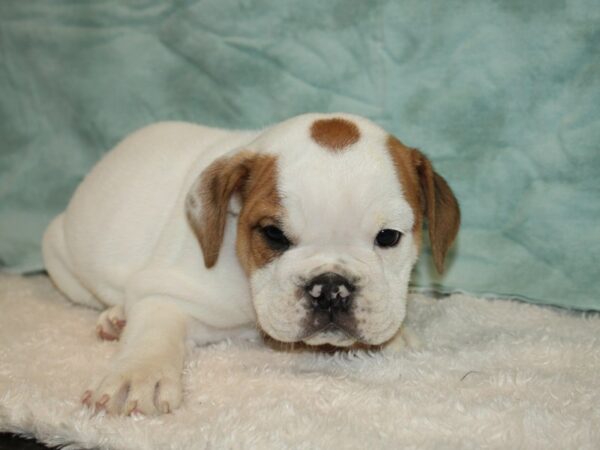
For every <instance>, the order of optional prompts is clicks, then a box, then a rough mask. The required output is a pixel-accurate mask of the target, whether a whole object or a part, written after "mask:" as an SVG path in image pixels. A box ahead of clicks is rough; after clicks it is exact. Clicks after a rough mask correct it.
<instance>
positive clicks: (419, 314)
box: [0, 275, 600, 450]
mask: <svg viewBox="0 0 600 450" xmlns="http://www.w3.org/2000/svg"><path fill="white" fill-rule="evenodd" d="M96 315H97V312H95V311H91V310H87V309H84V308H81V307H77V306H73V305H71V304H69V303H67V302H66V301H65V300H63V299H62V298H61V297H60V295H58V294H57V293H56V291H55V290H54V289H53V288H52V286H51V285H50V283H49V282H48V279H47V278H45V277H43V276H39V277H32V278H21V277H15V276H6V275H4V276H0V430H4V431H13V432H17V433H22V434H25V435H28V436H35V437H36V438H38V439H39V440H41V441H43V442H46V443H49V444H55V445H56V444H70V446H69V448H103V449H104V448H106V449H113V448H114V449H117V448H127V449H161V450H162V449H195V448H256V449H270V448H272V449H281V448H306V449H317V448H322V449H325V448H327V449H332V448H357V449H379V448H394V449H395V448H412V447H414V448H579V449H583V448H598V446H599V445H600V318H599V317H598V316H597V315H590V314H588V315H583V314H579V313H577V314H575V313H569V312H564V311H557V310H554V309H550V308H544V307H539V306H532V305H526V304H522V303H517V302H511V301H503V300H495V301H492V300H484V299H477V298H473V297H469V296H466V295H454V296H451V297H448V298H444V299H441V300H436V299H432V298H428V297H425V296H422V295H416V294H415V295H413V296H412V299H411V303H410V308H409V317H410V319H409V323H410V325H411V327H412V329H413V332H414V333H415V334H416V335H417V336H418V337H419V338H420V340H421V341H422V345H421V348H419V349H406V350H404V351H403V352H401V353H397V354H394V355H387V354H382V353H368V352H355V353H337V354H333V355H332V354H323V353H315V352H309V351H295V352H285V351H277V350H273V349H272V348H269V347H268V346H266V345H264V344H263V343H261V342H254V343H253V342H244V341H239V342H238V341H236V342H223V343H220V344H217V345H213V346H209V347H204V348H195V349H194V350H192V352H191V354H190V355H189V359H188V363H187V365H186V369H185V373H184V384H185V391H186V392H185V401H184V405H183V407H182V408H181V409H179V410H177V411H175V412H174V413H173V414H169V415H166V416H162V417H157V418H140V417H134V418H113V417H105V416H95V417H92V416H90V414H89V413H88V412H87V411H86V410H85V409H83V408H82V407H80V405H79V402H78V399H79V397H80V395H81V393H82V391H83V390H84V388H85V387H87V385H88V383H89V380H90V379H91V378H92V377H96V376H97V375H98V374H100V373H102V371H103V370H104V368H105V367H106V366H107V364H108V362H109V359H110V356H111V355H112V354H113V353H114V351H115V349H116V345H117V344H115V343H112V342H101V341H99V340H98V339H97V338H96V337H95V335H94V324H95V320H96Z"/></svg>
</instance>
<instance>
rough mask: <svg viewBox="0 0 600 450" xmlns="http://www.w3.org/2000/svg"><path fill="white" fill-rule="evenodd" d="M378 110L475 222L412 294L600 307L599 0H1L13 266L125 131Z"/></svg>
mask: <svg viewBox="0 0 600 450" xmlns="http://www.w3.org/2000/svg"><path fill="white" fill-rule="evenodd" d="M308 111H325V112H333V111H347V112H352V113H357V114H360V115H364V116H368V117H370V118H372V119H373V120H375V121H377V122H378V123H380V124H381V125H383V126H384V127H386V128H387V129H389V130H390V131H391V132H393V133H395V134H396V135H397V136H398V137H399V138H400V139H402V140H403V141H405V142H406V143H407V144H409V145H411V146H416V147H419V148H421V149H422V150H423V151H424V152H425V153H427V154H428V155H430V157H431V158H432V160H433V161H434V164H435V166H436V167H437V168H438V169H439V171H440V172H441V173H442V174H443V175H444V176H445V177H446V178H447V179H448V181H449V182H450V184H451V186H452V187H453V188H454V190H455V192H456V193H457V196H458V198H459V201H460V203H461V205H462V211H463V227H462V230H461V233H460V238H459V240H458V243H457V245H456V248H455V251H454V252H453V254H452V258H451V261H450V264H449V267H448V271H447V273H446V274H445V276H444V277H443V278H436V277H434V276H433V272H432V270H431V269H430V260H429V256H428V255H425V257H424V258H422V261H421V263H420V265H419V266H418V268H417V270H416V272H415V276H414V281H413V282H414V284H415V285H416V286H423V287H427V286H429V287H431V286H432V285H433V286H434V287H436V288H437V289H439V290H441V291H450V290H454V289H459V290H464V291H468V292H473V293H481V294H493V295H510V296H515V297H521V298H525V299H529V300H532V301H535V302H542V303H550V304H556V305H563V306H567V307H576V308H593V309H600V296H599V295H598V294H599V291H600V289H599V287H600V276H599V275H600V274H599V272H600V270H599V267H600V225H599V223H598V222H599V219H600V201H599V199H600V181H599V175H600V2H598V1H594V0H527V1H520V0H512V1H502V0H497V1H485V0H447V1H426V0H411V1H398V0H375V1H365V0H336V1H284V0H237V1H235V0H199V1H193V0H179V1H169V2H165V1H160V0H148V1H122V0H109V1H74V0H53V1H48V0H27V1H23V0H2V2H0V146H1V147H0V258H1V264H2V266H3V270H8V271H15V272H22V271H28V270H35V269H40V268H42V262H41V258H40V246H39V242H40V237H41V234H42V231H43V229H44V227H45V226H46V225H47V223H48V222H49V220H50V219H51V217H52V216H53V215H55V214H57V213H58V212H59V211H61V210H62V209H63V208H64V207H65V205H66V203H67V201H68V199H69V197H70V195H71V194H72V192H73V189H74V188H75V186H76V185H77V183H78V182H79V181H80V180H81V179H82V177H83V176H84V174H85V173H86V171H88V170H89V169H90V167H91V166H92V165H93V164H94V162H96V161H97V160H98V158H100V156H101V155H102V154H103V153H104V152H105V151H107V149H109V148H110V147H111V146H113V145H114V144H115V143H116V142H117V141H118V140H119V139H120V138H121V137H123V136H124V135H125V134H126V133H128V132H130V131H132V130H134V129H136V128H138V127H140V126H143V125H145V124H148V123H151V122H154V121H159V120H165V119H178V120H188V121H194V122H202V123H205V124H209V125H215V126H221V127H239V128H249V127H261V126H264V125H267V124H270V123H272V122H275V121H279V120H281V119H284V118H287V117H289V116H292V115H295V114H298V113H303V112H308Z"/></svg>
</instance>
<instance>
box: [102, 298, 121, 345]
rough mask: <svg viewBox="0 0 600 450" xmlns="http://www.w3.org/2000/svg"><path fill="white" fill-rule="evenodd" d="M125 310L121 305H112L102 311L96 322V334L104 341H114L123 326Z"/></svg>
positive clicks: (119, 334)
mask: <svg viewBox="0 0 600 450" xmlns="http://www.w3.org/2000/svg"><path fill="white" fill-rule="evenodd" d="M125 324H126V321H125V311H124V310H123V307H122V306H119V305H117V306H113V307H112V308H108V309H107V310H105V311H102V313H101V314H100V317H98V321H97V322H96V334H97V335H98V337H100V338H101V339H104V340H106V341H115V340H117V339H119V336H121V331H123V328H124V327H125Z"/></svg>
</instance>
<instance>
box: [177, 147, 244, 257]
mask: <svg viewBox="0 0 600 450" xmlns="http://www.w3.org/2000/svg"><path fill="white" fill-rule="evenodd" d="M253 156H254V155H253V153H250V152H247V151H242V152H240V153H237V154H236V155H234V156H231V157H223V158H219V159H217V160H216V161H214V162H213V163H212V164H211V165H210V166H208V167H207V168H206V169H205V170H204V171H203V172H202V173H201V174H200V175H199V176H198V178H197V179H196V181H195V182H194V184H193V185H192V188H191V189H190V191H189V192H188V194H187V197H186V201H185V210H186V215H187V218H188V222H189V223H190V226H191V227H192V230H193V231H194V233H195V234H196V237H197V238H198V242H199V243H200V247H201V248H202V254H203V256H204V265H205V266H206V267H207V268H208V269H210V268H211V267H213V266H214V265H215V264H216V263H217V260H218V258H219V251H220V250H221V245H222V244H223V235H224V233H225V222H226V221H227V208H228V206H229V201H230V199H231V196H232V195H233V193H234V192H236V191H237V190H239V189H241V187H242V186H243V184H244V182H245V180H246V179H247V178H248V175H249V173H250V170H251V166H252V162H253V160H254V157H253Z"/></svg>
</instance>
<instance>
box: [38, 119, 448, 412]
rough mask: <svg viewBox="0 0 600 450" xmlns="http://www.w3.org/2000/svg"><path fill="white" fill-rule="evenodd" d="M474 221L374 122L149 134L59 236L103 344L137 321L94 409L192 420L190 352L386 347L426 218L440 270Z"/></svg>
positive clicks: (61, 273)
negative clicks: (263, 343)
mask: <svg viewBox="0 0 600 450" xmlns="http://www.w3.org/2000/svg"><path fill="white" fill-rule="evenodd" d="M459 216H460V213H459V208H458V204H457V202H456V199H455V197H454V195H453V193H452V191H451V190H450V188H449V187H448V185H447V184H446V182H445V181H444V179H443V178H442V177H441V176H440V175H438V174H437V173H436V172H434V170H433V168H432V166H431V163H430V162H429V160H428V159H427V158H426V157H425V156H424V155H423V154H422V153H420V152H419V151H417V150H414V149H410V148H407V147H405V146H404V145H403V144H402V143H400V141H398V140H397V139H395V138H394V137H392V136H390V135H389V134H388V133H387V132H386V131H384V130H383V129H382V128H380V127H379V126H377V125H375V124H373V123H372V122H370V121H368V120H366V119H364V118H361V117H357V116H352V115H348V114H333V115H331V114H329V115H324V114H306V115H302V116H298V117H294V118H292V119H290V120H287V121H285V122H282V123H279V124H277V125H274V126H272V127H270V128H267V129H265V130H262V131H256V132H255V131H252V132H248V131H227V130H221V129H213V128H207V127H203V126H198V125H193V124H186V123H160V124H156V125H152V126H150V127H147V128H144V129H142V130H140V131H137V132H136V133H134V134H132V135H131V136H129V137H127V138H126V139H125V140H124V141H123V142H121V143H120V144H119V145H118V146H117V147H116V148H115V149H114V150H112V151H111V152H109V153H108V154H107V155H106V156H105V157H104V158H103V159H102V160H101V161H100V162H99V163H98V164H97V165H96V167H95V168H94V169H93V170H92V172H91V173H90V174H89V175H88V176H87V177H86V178H85V180H84V181H83V183H82V184H81V185H80V186H79V187H78V189H77V191H76V192H75V194H74V196H73V198H72V200H71V202H70V203H69V206H68V208H67V210H66V211H65V212H64V213H63V214H61V215H59V216H58V217H57V218H56V219H55V220H54V221H53V222H52V223H51V225H50V226H49V228H48V230H47V231H46V234H45V236H44V242H43V252H44V258H45V263H46V268H47V269H48V272H49V273H50V276H51V277H52V279H53V280H54V282H55V283H56V285H57V286H58V288H59V289H61V290H62V291H63V292H64V293H65V294H66V295H67V297H69V298H70V299H71V300H73V301H74V302H77V303H81V304H85V305H90V306H93V307H96V308H103V309H105V312H104V313H103V314H102V315H101V316H100V320H99V325H98V332H99V334H100V335H101V336H102V337H105V338H113V337H114V338H116V337H117V336H118V335H119V333H120V331H121V329H123V325H124V323H125V318H126V320H127V326H126V327H124V329H123V333H122V335H121V343H120V349H119V351H118V353H117V355H116V356H115V360H114V361H113V363H112V366H111V367H112V368H111V370H110V371H109V372H108V373H107V374H106V376H105V377H104V378H103V379H102V381H101V382H100V383H99V384H98V385H97V386H94V387H93V389H90V390H89V391H87V392H86V393H85V394H84V398H83V401H84V403H86V404H88V405H90V406H93V407H95V408H98V409H105V410H107V411H108V412H111V413H124V414H128V413H131V412H134V411H138V412H141V413H146V414H152V413H157V412H168V411H170V410H172V409H173V408H176V407H177V406H179V404H180V403H181V397H182V386H181V371H182V367H183V361H184V353H185V350H184V349H185V342H186V340H187V339H191V340H193V341H195V342H197V343H200V344H202V343H207V342H212V341H216V340H220V339H224V338H228V337H238V336H251V335H255V334H256V329H257V327H258V328H260V329H261V330H262V331H263V332H265V333H267V334H268V335H269V336H271V337H273V338H274V339H276V340H279V341H283V342H297V341H303V342H305V343H307V344H312V345H318V344H331V345H334V346H349V345H351V344H353V343H358V342H360V343H363V344H367V345H379V344H383V343H386V342H388V341H390V340H392V339H393V338H394V336H395V335H396V334H397V333H398V331H399V329H400V325H401V324H402V321H403V319H404V316H405V310H406V307H405V306H406V296H407V289H408V281H409V277H410V273H411V269H412V267H413V265H414V263H415V261H416V259H417V255H418V253H419V247H420V242H421V233H422V231H421V229H422V224H423V221H424V219H425V218H426V219H427V221H428V228H429V235H430V241H431V244H432V252H433V257H434V260H435V264H436V266H437V268H438V270H441V268H442V265H443V261H444V256H445V254H446V251H447V250H448V247H449V246H450V245H451V244H452V242H453V240H454V238H455V236H456V233H457V231H458V227H459V221H460V217H459ZM107 308H108V309H107Z"/></svg>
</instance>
